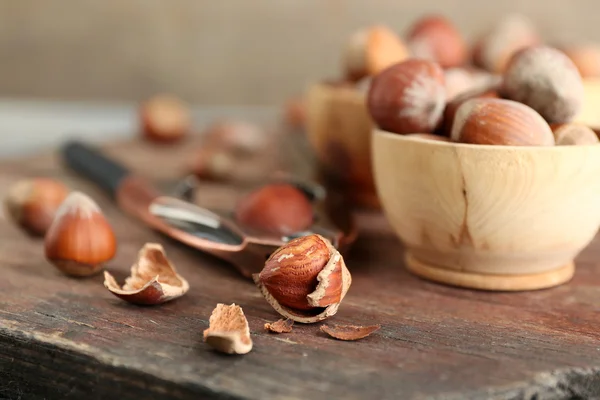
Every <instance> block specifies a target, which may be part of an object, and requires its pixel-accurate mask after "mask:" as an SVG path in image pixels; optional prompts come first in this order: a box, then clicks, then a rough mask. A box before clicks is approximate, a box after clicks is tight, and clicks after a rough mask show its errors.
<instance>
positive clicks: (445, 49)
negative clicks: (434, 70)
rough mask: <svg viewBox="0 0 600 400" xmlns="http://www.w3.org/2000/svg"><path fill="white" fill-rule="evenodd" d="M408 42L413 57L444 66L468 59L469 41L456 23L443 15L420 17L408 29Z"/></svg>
mask: <svg viewBox="0 0 600 400" xmlns="http://www.w3.org/2000/svg"><path fill="white" fill-rule="evenodd" d="M407 44H408V48H409V50H410V54H411V56H412V57H415V58H421V59H425V60H430V61H435V62H437V63H438V64H440V66H442V67H443V68H450V67H457V66H459V65H463V64H465V63H466V61H467V56H468V54H467V53H468V52H467V43H466V42H465V40H464V38H463V37H462V35H461V34H460V32H459V31H458V29H457V28H456V27H455V26H454V24H452V22H450V21H449V20H448V19H446V18H444V17H443V16H441V15H429V16H425V17H423V18H421V19H419V20H418V21H417V22H416V23H415V24H414V25H413V26H412V27H411V28H410V29H409V31H408V34H407Z"/></svg>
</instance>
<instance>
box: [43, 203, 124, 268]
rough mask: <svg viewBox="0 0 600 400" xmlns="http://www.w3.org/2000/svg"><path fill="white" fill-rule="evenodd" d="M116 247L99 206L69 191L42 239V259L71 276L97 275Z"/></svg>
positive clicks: (113, 237)
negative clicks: (44, 257)
mask: <svg viewBox="0 0 600 400" xmlns="http://www.w3.org/2000/svg"><path fill="white" fill-rule="evenodd" d="M116 248H117V242H116V239H115V235H114V233H113V230H112V228H111V226H110V225H109V224H108V222H107V221H106V219H105V218H104V216H103V215H102V211H101V210H100V207H98V205H97V204H96V203H95V202H94V200H92V199H91V198H90V197H88V196H87V195H85V194H83V193H80V192H72V193H71V194H70V195H69V196H68V197H67V198H66V199H65V201H63V203H62V204H61V205H60V207H59V208H58V210H57V211H56V215H55V217H54V221H53V222H52V225H50V228H49V229H48V232H47V233H46V237H45V251H46V258H47V259H48V260H49V261H50V262H51V263H52V264H54V266H56V267H57V268H58V269H59V270H61V271H63V272H64V273H66V274H68V275H73V276H88V275H93V274H95V273H97V272H99V271H100V270H101V269H102V264H103V263H105V262H107V261H109V260H111V259H112V258H113V257H114V255H115V253H116Z"/></svg>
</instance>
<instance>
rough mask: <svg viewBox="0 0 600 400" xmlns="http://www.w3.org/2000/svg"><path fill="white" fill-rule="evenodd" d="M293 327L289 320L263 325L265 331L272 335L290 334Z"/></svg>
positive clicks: (291, 321) (292, 322)
mask: <svg viewBox="0 0 600 400" xmlns="http://www.w3.org/2000/svg"><path fill="white" fill-rule="evenodd" d="M293 325H294V321H293V320H291V319H289V318H288V319H279V320H277V321H275V322H267V323H266V324H265V329H266V330H268V331H269V332H273V333H290V332H291V331H292V326H293Z"/></svg>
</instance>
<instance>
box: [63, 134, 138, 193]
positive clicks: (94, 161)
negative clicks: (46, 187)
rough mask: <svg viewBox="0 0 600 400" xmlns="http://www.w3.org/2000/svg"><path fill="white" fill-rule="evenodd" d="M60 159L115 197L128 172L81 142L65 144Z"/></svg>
mask: <svg viewBox="0 0 600 400" xmlns="http://www.w3.org/2000/svg"><path fill="white" fill-rule="evenodd" d="M62 157H63V160H64V161H65V162H66V164H67V165H68V166H69V167H70V168H71V169H72V170H73V171H75V172H77V173H78V174H81V175H83V176H85V177H86V178H88V179H89V180H91V181H92V182H94V183H96V184H97V185H99V186H100V187H101V188H103V189H104V190H106V191H108V192H109V193H110V194H111V195H112V196H115V195H116V193H117V189H118V187H119V185H120V183H121V181H122V180H123V178H126V177H127V176H128V175H129V171H127V169H126V168H125V167H123V166H122V165H119V164H118V163H116V162H114V161H112V160H111V159H109V158H107V157H106V156H105V155H104V154H102V153H101V152H100V151H99V150H96V149H94V148H92V147H91V146H89V145H86V144H84V143H81V142H77V141H71V142H67V143H65V144H64V145H63V147H62Z"/></svg>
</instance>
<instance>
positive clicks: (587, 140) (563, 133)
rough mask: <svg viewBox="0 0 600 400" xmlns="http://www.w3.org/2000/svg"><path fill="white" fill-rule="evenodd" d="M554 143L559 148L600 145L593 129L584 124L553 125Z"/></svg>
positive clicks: (551, 126)
mask: <svg viewBox="0 0 600 400" xmlns="http://www.w3.org/2000/svg"><path fill="white" fill-rule="evenodd" d="M550 128H552V133H554V141H555V142H556V144H557V145H558V146H572V145H588V144H598V142H599V141H598V136H597V135H596V132H594V131H593V130H592V129H591V128H589V127H587V126H585V125H582V124H573V123H571V124H552V125H550Z"/></svg>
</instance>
